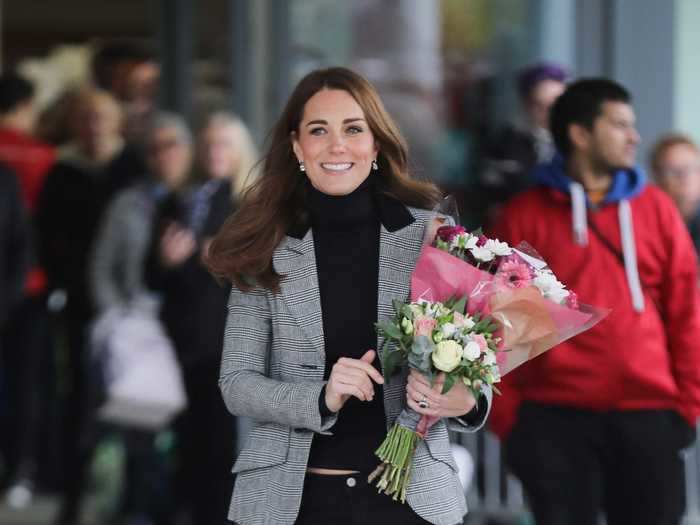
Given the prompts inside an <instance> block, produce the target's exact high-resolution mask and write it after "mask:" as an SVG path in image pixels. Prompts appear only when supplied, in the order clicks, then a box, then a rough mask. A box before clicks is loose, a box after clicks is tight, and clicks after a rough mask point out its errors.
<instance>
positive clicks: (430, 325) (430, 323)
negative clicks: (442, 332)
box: [413, 317, 437, 337]
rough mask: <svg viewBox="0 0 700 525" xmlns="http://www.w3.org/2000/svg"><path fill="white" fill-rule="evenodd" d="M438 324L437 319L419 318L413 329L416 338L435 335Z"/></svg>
mask: <svg viewBox="0 0 700 525" xmlns="http://www.w3.org/2000/svg"><path fill="white" fill-rule="evenodd" d="M436 324H437V321H436V320H435V319H431V318H430V317H419V318H418V319H416V320H415V321H414V323H413V328H414V330H415V334H416V336H419V335H427V336H428V337H430V336H431V335H432V334H433V330H434V329H435V325H436Z"/></svg>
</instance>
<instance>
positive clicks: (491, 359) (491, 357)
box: [481, 351, 496, 366]
mask: <svg viewBox="0 0 700 525" xmlns="http://www.w3.org/2000/svg"><path fill="white" fill-rule="evenodd" d="M481 362H482V363H483V364H484V365H486V366H491V365H495V364H496V354H494V353H493V352H490V351H489V352H486V353H484V358H483V359H482V360H481Z"/></svg>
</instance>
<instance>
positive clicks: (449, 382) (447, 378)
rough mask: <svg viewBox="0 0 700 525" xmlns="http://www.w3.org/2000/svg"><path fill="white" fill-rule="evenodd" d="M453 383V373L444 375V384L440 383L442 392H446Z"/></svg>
mask: <svg viewBox="0 0 700 525" xmlns="http://www.w3.org/2000/svg"><path fill="white" fill-rule="evenodd" d="M454 384H455V374H454V373H450V374H447V375H446V376H445V384H443V385H442V394H443V395H444V394H447V392H449V391H450V388H452V387H453V386H454Z"/></svg>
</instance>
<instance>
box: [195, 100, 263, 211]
mask: <svg viewBox="0 0 700 525" xmlns="http://www.w3.org/2000/svg"><path fill="white" fill-rule="evenodd" d="M212 126H221V127H223V128H226V129H227V130H228V131H229V132H230V134H231V135H230V136H231V146H232V147H233V148H235V149H237V150H238V164H237V166H236V169H235V172H234V173H231V174H230V175H229V176H230V178H231V194H232V195H233V196H234V197H236V198H239V197H240V196H241V195H242V194H243V192H244V191H245V190H246V189H247V188H249V187H250V186H251V185H252V184H253V183H254V182H255V180H256V179H257V177H258V175H259V173H258V170H257V169H256V165H257V164H258V160H259V157H258V149H257V148H256V147H255V143H254V142H253V137H252V136H251V134H250V131H249V130H248V127H247V126H246V125H245V123H244V122H243V121H242V120H241V119H240V118H239V117H238V116H237V115H235V114H234V113H231V112H228V111H216V112H214V113H212V114H210V115H209V116H208V117H207V118H206V120H205V121H204V125H203V126H202V130H205V129H207V128H209V127H212Z"/></svg>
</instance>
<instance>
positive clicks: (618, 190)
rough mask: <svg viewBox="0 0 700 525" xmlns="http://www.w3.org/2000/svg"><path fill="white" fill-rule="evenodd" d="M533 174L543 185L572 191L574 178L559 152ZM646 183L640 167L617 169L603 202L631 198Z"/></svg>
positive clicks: (566, 191) (536, 168)
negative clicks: (570, 175)
mask: <svg viewBox="0 0 700 525" xmlns="http://www.w3.org/2000/svg"><path fill="white" fill-rule="evenodd" d="M533 176H534V178H535V180H536V182H537V183H538V184H540V185H542V186H547V187H549V188H553V189H556V190H558V191H561V192H562V193H565V194H569V193H570V187H571V183H572V182H573V179H572V178H571V177H569V176H568V175H567V174H566V163H565V161H564V158H563V157H562V156H561V155H560V154H559V153H557V154H556V155H554V157H553V158H552V160H551V161H550V162H548V163H545V164H539V165H538V166H536V167H535V169H534V170H533ZM645 185H646V176H645V175H644V171H643V170H642V169H641V168H640V167H638V166H635V167H634V168H630V169H620V170H617V171H615V172H614V173H613V180H612V184H611V185H610V189H609V190H608V194H607V195H606V196H605V199H603V204H608V203H612V202H619V201H621V200H623V199H631V198H633V197H635V196H637V195H639V194H640V193H641V191H642V189H644V186H645Z"/></svg>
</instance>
